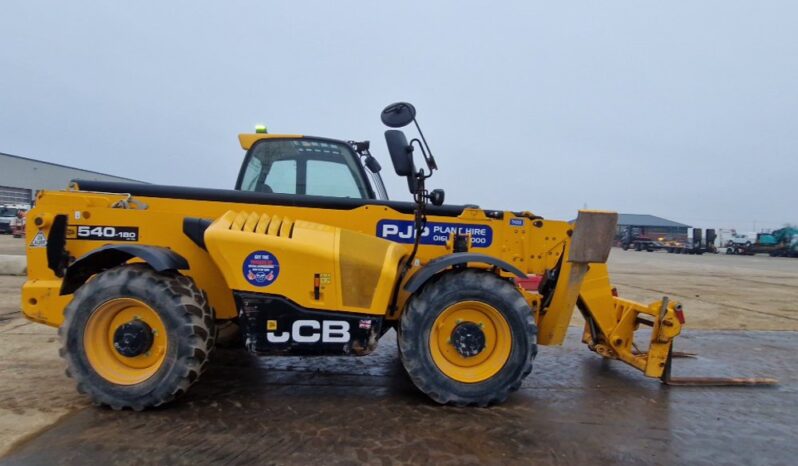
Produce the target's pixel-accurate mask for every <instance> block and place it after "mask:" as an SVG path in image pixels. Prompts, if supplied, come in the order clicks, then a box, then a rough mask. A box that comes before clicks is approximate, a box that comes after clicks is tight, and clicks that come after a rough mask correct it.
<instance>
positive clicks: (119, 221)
mask: <svg viewBox="0 0 798 466" xmlns="http://www.w3.org/2000/svg"><path fill="white" fill-rule="evenodd" d="M279 137H280V136H275V135H264V134H252V135H242V136H241V137H240V140H241V144H242V147H244V148H250V147H252V145H253V144H255V143H257V142H258V141H260V140H262V139H268V138H279ZM282 137H293V138H295V137H297V136H282ZM613 215H614V214H610V213H602V212H592V213H591V212H584V213H582V214H580V217H585V219H586V220H585V221H584V222H582V221H581V220H580V221H577V223H576V224H574V223H568V222H563V221H554V220H547V219H542V218H540V217H537V216H534V215H532V214H531V213H529V212H518V213H513V212H508V211H486V210H483V209H479V208H465V209H463V210H462V212H461V213H460V214H459V215H457V216H442V215H435V214H434V213H433V214H429V215H427V218H426V220H427V222H428V224H429V225H437V227H438V229H439V231H438V233H437V234H441V235H446V234H450V233H451V232H452V231H453V229H454V230H458V231H466V232H468V231H470V230H469V228H472V227H473V228H482V229H485V228H487V229H489V230H490V241H489V243H488V242H487V241H486V242H485V244H482V245H480V246H481V247H479V248H477V247H472V248H471V252H478V253H479V254H482V255H485V256H489V257H491V258H496V259H498V260H501V261H502V262H503V263H506V264H509V265H511V266H512V267H515V268H517V269H519V270H520V271H522V272H523V273H524V274H529V275H533V274H534V275H545V274H547V273H548V272H550V271H552V270H554V269H558V270H559V278H558V279H557V282H556V287H555V289H554V290H553V291H552V293H551V295H550V296H549V298H550V299H547V300H544V299H543V297H542V296H541V295H540V294H538V293H537V292H536V290H527V289H524V288H523V287H522V286H520V285H517V287H518V291H519V293H521V295H522V296H523V297H524V299H525V300H526V301H527V303H528V304H529V305H530V308H531V310H532V312H533V314H534V316H533V317H534V320H535V322H536V323H537V325H538V327H539V328H540V332H539V335H538V340H537V342H538V343H539V344H543V345H552V344H560V343H562V342H563V340H564V338H565V333H566V329H567V326H568V322H569V321H570V318H571V315H572V313H573V310H574V309H575V308H576V307H578V308H579V310H580V311H581V312H582V313H583V315H584V316H585V317H586V320H587V322H588V323H587V324H586V327H585V336H584V341H585V343H587V344H588V346H589V347H590V348H591V349H593V350H594V351H596V352H597V353H599V354H600V355H602V356H604V357H607V358H614V359H620V360H623V361H625V362H627V363H629V364H631V365H632V366H634V367H636V368H638V369H640V370H641V371H643V372H644V373H645V374H646V375H648V376H651V377H659V376H661V375H662V373H663V370H664V367H665V361H666V359H667V356H668V351H669V348H670V344H671V342H672V340H673V338H674V337H675V336H676V335H678V334H679V332H680V329H681V325H680V322H679V320H678V318H677V311H678V310H679V308H678V304H677V303H667V302H665V303H663V302H660V301H657V302H655V303H652V304H651V305H642V304H638V303H634V302H631V301H628V300H625V299H621V298H617V297H615V296H613V292H612V286H611V284H610V281H609V276H608V273H607V268H606V265H605V264H604V261H605V260H606V252H608V251H609V244H608V243H607V241H608V240H607V238H603V239H601V238H600V239H599V240H598V241H599V243H601V244H600V245H599V247H598V249H599V250H604V251H606V252H604V253H602V252H601V251H599V252H598V254H595V253H593V252H591V248H592V247H594V246H595V244H594V243H595V241H593V243H590V241H592V240H591V238H593V235H592V234H591V232H592V231H594V230H595V228H597V227H596V225H598V223H595V222H599V223H601V225H603V226H601V228H602V229H603V230H612V231H614V219H615V217H613ZM64 216H65V217H66V222H67V224H66V225H67V226H66V234H65V238H66V242H65V244H64V249H65V251H67V253H68V255H69V259H68V262H73V261H75V260H76V259H80V258H81V257H84V256H86V255H88V254H91V253H92V252H94V251H96V250H97V249H98V248H100V247H102V246H104V245H108V244H110V245H126V244H135V245H146V246H153V247H159V248H164V249H168V250H169V251H171V252H173V253H176V254H178V255H179V256H181V257H183V258H185V260H186V262H187V263H188V267H187V269H186V270H181V271H180V273H181V274H183V275H186V276H189V277H191V278H192V279H193V280H194V281H195V282H196V284H197V286H198V287H199V288H200V289H202V290H204V291H205V292H206V293H207V296H208V300H209V302H210V304H211V306H212V307H213V308H214V310H215V316H216V319H217V320H230V319H235V318H237V317H238V316H239V311H240V309H238V308H239V306H238V305H237V304H236V300H235V298H234V292H244V293H259V292H268V293H269V294H271V295H276V296H282V297H285V298H286V299H288V300H290V301H291V302H293V303H295V304H296V305H298V306H300V307H301V308H304V309H307V310H310V311H319V312H333V313H340V314H342V315H343V314H356V315H360V316H377V317H380V318H384V319H385V321H386V322H391V321H394V322H395V321H397V320H398V319H400V317H401V315H402V312H403V308H404V303H405V301H406V300H407V299H408V296H409V293H408V292H407V291H406V290H405V288H404V285H405V284H406V283H407V282H408V280H412V278H413V276H414V275H415V274H416V273H419V271H421V270H423V268H424V266H425V265H427V264H429V263H430V262H431V261H433V260H435V259H437V258H440V257H443V256H446V255H450V254H452V253H453V250H452V248H453V246H452V242H451V241H448V242H446V244H421V245H420V246H419V249H418V254H417V255H416V256H415V259H414V261H413V263H412V264H409V271H408V273H407V275H406V276H405V279H404V280H403V281H402V282H401V283H400V282H399V277H400V269H401V268H402V267H403V266H404V265H405V261H406V260H407V259H408V257H409V256H410V253H411V250H412V247H413V245H412V244H408V243H401V242H394V241H389V240H387V239H383V238H380V237H378V235H377V234H376V233H377V232H378V231H379V228H381V227H385V222H386V221H389V222H408V223H409V222H412V221H413V219H414V217H413V214H412V213H408V212H400V211H398V210H395V209H394V208H392V207H391V206H389V205H384V204H381V203H378V202H375V203H373V204H369V203H368V202H366V203H364V204H363V205H361V206H358V207H355V208H319V207H306V206H295V205H277V204H275V205H271V204H267V203H249V202H234V201H223V200H207V199H190V198H184V199H176V198H170V197H159V196H157V195H152V196H143V195H132V196H131V195H127V194H120V193H103V192H89V191H84V190H81V187H80V186H78V185H73V186H72V187H71V189H70V190H67V191H44V192H40V193H39V194H38V196H37V199H36V206H35V207H34V209H33V210H32V211H31V212H30V213H29V216H28V218H29V221H28V222H27V232H26V234H27V241H28V250H27V254H28V264H29V265H28V281H27V282H26V283H25V285H24V288H23V293H22V294H23V296H22V308H23V312H24V314H25V315H26V316H27V317H28V318H29V319H31V320H34V321H37V322H41V323H44V324H47V325H50V326H59V325H61V324H62V323H63V320H64V309H65V307H66V306H67V305H68V304H69V302H70V301H71V300H72V297H73V294H72V293H71V292H66V293H64V292H63V291H64V278H63V277H59V276H57V274H56V272H55V271H54V270H53V269H52V268H51V267H50V266H49V265H48V264H49V263H50V262H52V257H51V258H49V260H48V248H47V246H46V243H47V242H46V241H43V239H45V238H50V237H51V233H52V230H53V227H54V225H55V224H56V223H57V222H56V219H57V218H58V217H60V218H62V219H63V217H64ZM187 217H192V218H197V219H205V220H206V221H208V222H210V226H208V227H207V229H205V231H204V235H203V237H202V240H203V241H204V246H205V247H204V248H203V247H202V246H201V245H199V244H198V243H197V241H195V240H192V239H191V238H190V237H189V236H188V235H187V234H186V233H185V231H184V220H185V219H186V218H187ZM591 219H592V220H591ZM591 222H594V223H592V224H591ZM391 225H395V223H392V224H391ZM441 225H443V227H441ZM446 225H451V226H452V228H447V227H446ZM608 225H609V226H608ZM97 228H103V229H109V230H108V231H115V232H119V231H127V229H131V228H132V229H135V230H136V232H137V233H136V236H135V241H129V240H130V239H131V238H127V239H122V238H121V237H119V238H112V237H106V238H104V239H101V238H97V237H96V236H97V235H94V236H95V237H91V238H85V237H81V235H80V234H79V232H85V231H92V230H93V229H97ZM112 229H113V230H112ZM580 229H581V231H582V232H583V233H580ZM98 232H100V233H102V231H101V230H98ZM430 234H436V233H435V232H432V231H431V232H430ZM605 236H606V235H605ZM580 237H581V238H582V239H580ZM605 243H607V244H605ZM605 246H606V247H605ZM258 251H263V254H266V255H275V256H277V258H278V260H279V270H278V271H277V273H276V274H274V276H272V277H271V278H268V277H266V278H268V280H267V281H268V282H269V286H268V287H266V288H263V287H259V286H256V285H253V283H252V280H249V279H248V278H247V276H248V271H247V267H248V266H249V265H252V264H253V263H254V262H253V260H252V259H250V256H251V255H252V254H253V253H256V252H258ZM594 252H595V251H594ZM602 254H603V256H602ZM139 261H141V259H139V258H132V259H131V260H130V262H139ZM248 261H249V262H248ZM255 265H257V264H255ZM467 266H468V267H475V268H481V269H486V270H491V271H493V272H495V273H496V274H498V275H500V276H501V277H505V278H507V279H508V280H512V279H513V278H514V277H513V274H512V273H510V272H508V271H507V270H503V269H501V268H500V267H494V266H492V265H490V264H486V263H481V262H474V263H469V264H467ZM253 267H254V266H253ZM274 270H276V269H274ZM89 280H90V278H89ZM646 319H648V320H646ZM641 323H642V324H644V325H646V324H650V325H651V326H652V329H653V331H652V336H651V341H650V345H649V346H650V350H649V352H642V353H641V352H637V351H635V350H634V346H633V343H634V332H635V330H636V329H637V328H638V327H639V326H640V325H641Z"/></svg>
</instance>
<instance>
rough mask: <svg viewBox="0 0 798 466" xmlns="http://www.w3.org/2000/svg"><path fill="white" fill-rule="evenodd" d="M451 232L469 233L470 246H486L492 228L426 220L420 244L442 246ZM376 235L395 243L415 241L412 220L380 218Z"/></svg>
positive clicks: (489, 243)
mask: <svg viewBox="0 0 798 466" xmlns="http://www.w3.org/2000/svg"><path fill="white" fill-rule="evenodd" d="M453 233H458V234H461V235H466V234H471V247H474V248H486V247H488V246H490V245H491V243H492V242H493V230H492V229H491V227H489V226H487V225H474V224H468V223H438V222H427V225H426V226H425V227H424V231H423V232H422V233H421V241H420V242H421V244H433V245H438V246H443V245H445V244H446V242H447V241H449V237H450V236H451V235H452V234H453ZM377 236H378V237H380V238H385V239H387V240H391V241H395V242H397V243H405V244H412V243H413V241H415V235H414V225H413V221H412V220H380V221H379V222H378V223H377Z"/></svg>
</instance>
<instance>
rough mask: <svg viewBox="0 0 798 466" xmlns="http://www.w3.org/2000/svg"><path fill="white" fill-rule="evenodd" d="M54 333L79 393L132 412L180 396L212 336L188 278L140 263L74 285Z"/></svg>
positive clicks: (201, 364)
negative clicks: (168, 273) (58, 337)
mask: <svg viewBox="0 0 798 466" xmlns="http://www.w3.org/2000/svg"><path fill="white" fill-rule="evenodd" d="M59 335H60V337H61V345H62V347H61V356H62V357H63V358H64V359H65V360H66V362H67V375H69V376H70V377H72V378H74V379H75V380H76V381H77V388H78V391H79V392H80V393H85V394H86V395H88V396H89V397H90V398H91V399H92V401H94V403H95V404H101V405H108V406H110V407H112V408H114V409H123V408H132V409H135V410H142V409H144V408H148V407H153V406H158V405H161V404H163V403H166V402H169V401H171V400H173V399H174V398H176V397H178V396H180V395H182V394H183V393H185V392H186V390H188V388H189V386H191V385H192V384H193V383H194V382H196V381H197V379H198V378H199V376H200V374H201V373H202V372H203V371H204V370H205V369H206V367H207V363H208V360H209V357H210V353H211V351H212V350H213V347H214V343H215V336H216V334H215V325H214V316H213V310H212V309H211V308H210V306H209V305H208V302H207V299H206V297H205V294H204V293H202V292H201V291H200V290H199V289H198V288H197V287H196V285H195V284H194V281H193V280H191V279H190V278H188V277H184V276H180V275H165V274H159V273H156V272H155V271H154V270H152V269H151V268H149V267H147V266H146V265H143V264H135V265H123V266H120V267H116V268H113V269H110V270H107V271H105V272H102V273H100V274H98V275H97V276H95V277H94V278H93V279H92V280H90V281H89V282H88V283H86V284H85V285H83V286H82V287H81V288H80V289H78V290H77V292H75V297H74V298H73V300H72V302H71V303H70V304H69V306H67V309H66V312H65V320H64V324H63V325H62V326H61V328H60V329H59Z"/></svg>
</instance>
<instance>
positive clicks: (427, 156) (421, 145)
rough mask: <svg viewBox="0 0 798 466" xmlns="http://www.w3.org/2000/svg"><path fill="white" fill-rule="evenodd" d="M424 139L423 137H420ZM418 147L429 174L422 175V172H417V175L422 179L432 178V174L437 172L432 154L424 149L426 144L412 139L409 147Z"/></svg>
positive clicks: (427, 148) (427, 149)
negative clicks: (414, 145)
mask: <svg viewBox="0 0 798 466" xmlns="http://www.w3.org/2000/svg"><path fill="white" fill-rule="evenodd" d="M421 137H422V138H423V137H424V136H423V135H422V136H421ZM414 143H415V144H416V145H418V148H419V149H421V155H423V156H424V161H425V162H426V163H427V168H429V174H428V175H424V170H419V174H420V175H421V176H422V177H423V178H424V179H427V178H429V177H430V176H432V172H433V171H434V170H437V169H438V167H437V166H436V165H435V159H433V158H432V154H431V153H430V152H429V147H426V148H425V147H424V145H425V144H426V142H422V141H420V140H419V139H418V138H413V139H411V140H410V147H411V148H412V147H413V144H414Z"/></svg>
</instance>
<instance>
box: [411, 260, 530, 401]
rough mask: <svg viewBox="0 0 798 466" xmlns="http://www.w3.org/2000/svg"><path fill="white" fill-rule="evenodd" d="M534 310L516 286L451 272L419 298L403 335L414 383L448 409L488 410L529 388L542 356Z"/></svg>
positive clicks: (479, 274) (480, 273) (478, 273)
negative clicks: (525, 383) (526, 382)
mask: <svg viewBox="0 0 798 466" xmlns="http://www.w3.org/2000/svg"><path fill="white" fill-rule="evenodd" d="M536 343H537V326H536V325H535V322H534V320H533V316H532V310H531V309H530V308H529V306H528V305H527V303H526V301H524V298H523V297H522V296H521V294H520V293H519V292H518V291H517V290H516V288H515V285H513V284H512V283H511V282H510V281H508V280H505V279H502V278H500V277H498V276H496V275H494V274H492V273H489V272H485V271H478V270H463V271H453V272H447V273H444V274H443V275H441V276H439V277H438V278H436V279H434V281H432V282H430V283H427V284H425V285H424V287H423V288H422V289H421V290H420V292H419V293H417V294H416V295H415V296H413V297H411V298H410V300H409V302H408V304H407V307H406V309H405V311H404V314H403V315H402V318H401V323H400V327H399V353H400V356H401V359H402V363H403V365H404V367H405V370H406V371H407V373H408V375H409V376H410V379H411V380H412V381H413V383H414V384H415V385H416V387H418V388H419V389H420V390H421V391H422V392H424V393H425V394H427V395H428V396H429V397H430V398H432V399H433V400H435V401H436V402H438V403H441V404H453V405H457V406H466V405H476V406H488V405H490V404H495V403H501V402H503V401H504V400H506V399H507V396H508V395H509V394H510V392H513V391H515V390H517V389H518V388H519V387H520V386H521V382H522V381H523V379H524V378H525V377H526V376H527V375H529V373H530V372H531V371H532V361H533V360H534V358H535V355H536V354H537V344H536Z"/></svg>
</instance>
